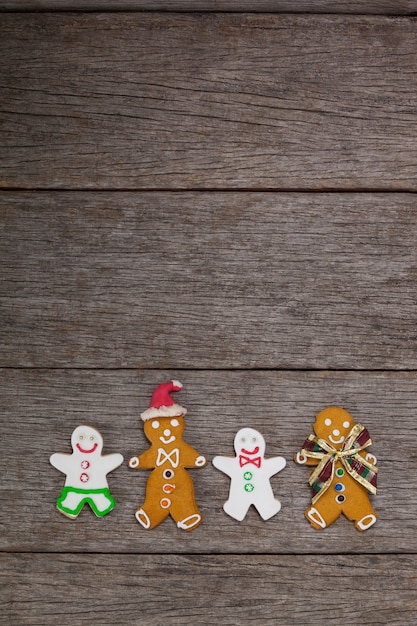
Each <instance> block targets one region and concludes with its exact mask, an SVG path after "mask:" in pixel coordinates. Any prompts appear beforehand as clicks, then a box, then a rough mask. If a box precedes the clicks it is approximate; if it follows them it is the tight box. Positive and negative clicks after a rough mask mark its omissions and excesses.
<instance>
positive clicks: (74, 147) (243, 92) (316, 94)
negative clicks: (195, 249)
mask: <svg viewBox="0 0 417 626" xmlns="http://www.w3.org/2000/svg"><path fill="white" fill-rule="evenodd" d="M0 60H1V67H2V71H1V78H0V87H1V103H0V106H1V110H2V126H1V131H0V141H1V145H2V153H1V158H0V185H2V186H3V187H8V188H16V187H19V188H46V187H47V188H51V187H54V188H72V189H74V188H92V189H103V188H106V189H111V188H113V189H155V188H164V189H172V188H175V189H181V188H183V189H193V188H194V189H197V188H198V189H220V188H227V189H239V188H240V189H247V188H251V189H281V190H282V189H293V190H313V189H314V190H323V189H350V190H360V189H366V190H374V189H381V190H416V189H417V183H416V181H417V175H416V174H417V170H416V167H417V166H416V163H417V158H416V157H417V150H416V145H417V124H416V121H417V73H416V72H415V68H416V61H417V43H416V38H415V20H414V19H411V18H398V17H397V18H395V19H393V18H385V17H379V18H378V17H375V16H374V17H364V16H362V17H348V16H343V17H341V16H339V17H337V16H315V15H307V16H306V15H302V16H291V15H255V14H245V15H238V14H234V15H232V14H171V13H166V14H158V13H145V14H135V13H127V14H100V13H98V14H82V15H77V14H66V15H64V14H61V15H59V14H53V13H52V14H49V13H44V14H4V15H3V17H2V20H1V25H0Z"/></svg>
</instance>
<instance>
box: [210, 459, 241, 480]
mask: <svg viewBox="0 0 417 626" xmlns="http://www.w3.org/2000/svg"><path fill="white" fill-rule="evenodd" d="M212 463H213V465H214V467H217V469H218V470H220V471H221V472H224V473H225V474H227V475H228V476H232V474H233V473H234V471H235V467H236V457H229V456H215V457H214V458H213V460H212Z"/></svg>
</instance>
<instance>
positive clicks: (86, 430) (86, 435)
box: [71, 426, 103, 455]
mask: <svg viewBox="0 0 417 626" xmlns="http://www.w3.org/2000/svg"><path fill="white" fill-rule="evenodd" d="M71 445H72V449H73V450H74V452H78V453H79V454H83V455H85V454H88V455H93V454H94V455H96V454H98V455H100V454H101V451H102V450H103V438H102V436H101V435H100V433H99V432H98V431H97V430H95V428H91V426H77V428H76V429H75V430H74V432H73V433H72V435H71Z"/></svg>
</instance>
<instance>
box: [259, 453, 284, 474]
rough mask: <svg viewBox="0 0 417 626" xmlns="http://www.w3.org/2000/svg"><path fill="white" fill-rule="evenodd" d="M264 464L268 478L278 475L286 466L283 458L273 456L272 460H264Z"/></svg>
mask: <svg viewBox="0 0 417 626" xmlns="http://www.w3.org/2000/svg"><path fill="white" fill-rule="evenodd" d="M264 464H265V468H266V472H267V474H268V476H273V475H274V474H278V472H280V471H281V470H283V469H284V467H285V466H286V464H287V461H286V460H285V459H284V457H283V456H275V457H273V458H272V459H264Z"/></svg>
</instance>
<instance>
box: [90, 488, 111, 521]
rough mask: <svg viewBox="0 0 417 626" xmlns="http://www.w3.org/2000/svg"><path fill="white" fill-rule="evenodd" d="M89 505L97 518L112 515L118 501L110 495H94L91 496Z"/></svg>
mask: <svg viewBox="0 0 417 626" xmlns="http://www.w3.org/2000/svg"><path fill="white" fill-rule="evenodd" d="M88 501H89V504H90V506H91V508H92V510H93V512H94V513H95V514H96V515H97V517H103V516H104V515H107V513H110V511H112V510H113V509H114V507H115V506H116V500H115V499H114V498H112V497H111V496H110V494H108V495H107V494H104V493H94V494H90V496H89V500H88Z"/></svg>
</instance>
